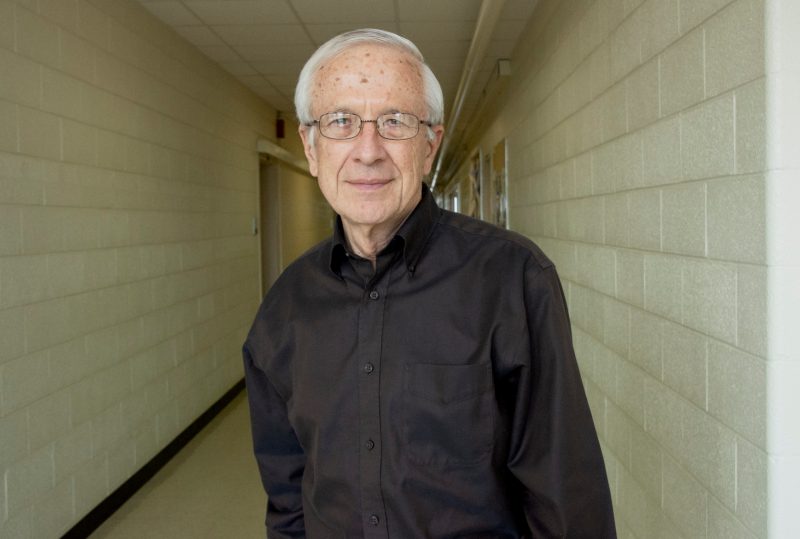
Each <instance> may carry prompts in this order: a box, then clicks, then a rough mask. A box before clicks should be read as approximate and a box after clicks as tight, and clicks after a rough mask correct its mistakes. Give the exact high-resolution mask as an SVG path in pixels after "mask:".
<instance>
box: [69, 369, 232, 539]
mask: <svg viewBox="0 0 800 539" xmlns="http://www.w3.org/2000/svg"><path fill="white" fill-rule="evenodd" d="M243 389H244V379H241V380H239V381H238V382H236V384H234V386H233V387H232V388H230V389H229V390H228V391H226V392H225V394H224V395H222V397H220V398H219V399H218V400H217V401H216V402H215V403H214V404H212V405H211V406H210V407H209V408H208V410H206V411H205V412H203V413H202V414H201V415H200V417H198V418H197V419H195V420H194V421H193V422H192V423H191V424H190V425H189V426H188V427H186V428H185V429H184V430H183V431H182V432H181V433H180V434H178V436H176V437H175V439H174V440H172V441H171V442H170V443H169V444H167V446H166V447H165V448H164V449H162V450H161V451H159V453H158V454H157V455H156V456H154V457H153V458H152V459H150V460H149V461H148V462H147V464H145V465H144V466H142V467H141V468H140V469H139V471H137V472H136V473H134V474H133V475H132V476H131V477H130V478H129V479H128V480H127V481H125V482H124V483H123V484H122V485H120V486H119V488H117V489H116V490H115V491H114V492H112V493H111V494H109V495H108V497H107V498H106V499H104V500H103V501H102V502H100V503H99V504H98V505H97V507H95V508H94V509H92V510H91V511H89V513H88V514H87V515H86V516H84V517H83V518H82V519H80V520H79V521H78V522H77V523H76V524H75V525H74V526H73V527H72V528H70V529H69V531H68V532H67V533H65V534H64V535H62V536H61V539H80V538H84V537H89V535H90V534H91V533H92V532H93V531H95V530H96V529H97V528H99V527H100V525H101V524H103V522H105V521H106V520H107V519H108V518H109V517H110V516H111V515H113V514H114V512H115V511H116V510H117V509H119V508H120V507H122V504H124V503H125V502H126V501H128V499H129V498H130V497H131V496H133V495H134V494H135V493H136V491H137V490H139V489H140V488H142V486H143V485H144V484H145V483H147V481H149V480H150V478H152V477H153V476H154V475H155V474H156V473H158V471H159V470H160V469H161V468H163V467H164V465H165V464H167V462H169V461H170V460H171V459H172V457H174V456H175V455H177V454H178V452H179V451H180V450H181V449H183V448H184V446H186V444H188V443H189V442H190V441H191V439H192V438H194V437H195V436H196V435H197V433H199V432H200V431H201V430H203V428H204V427H205V426H206V425H208V424H209V423H210V422H211V420H212V419H214V418H215V417H216V416H217V415H218V414H219V413H220V412H221V411H222V410H223V409H224V408H225V407H226V406H227V405H228V404H229V403H230V402H231V401H232V400H233V399H234V398H235V397H236V396H237V395H238V394H239V393H241V392H242V390H243Z"/></svg>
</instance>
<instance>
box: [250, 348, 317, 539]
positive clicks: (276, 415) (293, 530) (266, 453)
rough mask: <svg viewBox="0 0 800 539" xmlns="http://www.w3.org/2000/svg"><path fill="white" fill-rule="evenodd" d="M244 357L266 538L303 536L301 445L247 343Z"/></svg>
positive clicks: (277, 395)
mask: <svg viewBox="0 0 800 539" xmlns="http://www.w3.org/2000/svg"><path fill="white" fill-rule="evenodd" d="M243 356H244V373H245V382H246V385H247V394H248V401H249V403H250V422H251V428H252V432H253V448H254V452H255V456H256V462H257V463H258V468H259V471H260V473H261V481H262V483H263V484H264V489H265V490H266V492H267V515H266V526H267V537H268V538H269V539H290V538H304V537H305V522H304V519H303V500H302V493H301V481H302V478H303V470H304V468H305V455H304V453H303V448H302V447H301V446H300V443H299V442H298V441H297V437H296V435H295V433H294V430H293V429H292V427H291V425H290V424H289V418H288V413H287V408H286V401H285V399H284V398H283V397H282V396H281V395H280V394H279V393H278V391H277V390H276V389H275V387H274V385H273V384H272V383H270V381H269V379H268V378H267V375H266V373H265V372H264V371H263V370H262V369H260V368H259V367H258V365H256V363H255V361H254V360H253V356H252V354H251V351H250V349H249V347H248V345H247V344H245V346H244V349H243Z"/></svg>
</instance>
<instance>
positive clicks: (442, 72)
mask: <svg viewBox="0 0 800 539" xmlns="http://www.w3.org/2000/svg"><path fill="white" fill-rule="evenodd" d="M138 1H139V2H140V3H142V4H143V5H144V6H145V8H147V9H148V10H149V11H150V12H151V13H152V14H153V15H155V16H156V17H158V18H159V19H160V20H161V21H163V22H164V23H166V24H167V25H169V26H171V27H172V28H174V30H175V31H176V32H177V33H178V34H180V35H181V36H182V37H184V38H185V39H186V40H187V41H189V42H191V43H192V44H194V45H195V46H196V47H197V48H198V49H200V51H202V52H203V54H205V55H206V56H208V57H209V58H210V59H212V60H213V61H215V62H217V63H218V64H219V65H221V66H222V67H223V68H224V69H225V70H227V71H228V72H229V73H231V74H232V75H233V76H235V77H236V78H237V79H239V80H240V81H241V82H242V83H244V84H245V85H246V86H248V87H249V88H251V89H252V90H253V91H254V92H255V93H256V94H258V95H259V96H261V97H262V98H264V100H266V101H267V102H268V103H270V104H271V105H273V106H274V107H275V108H276V109H278V110H279V111H284V112H287V113H289V114H293V113H294V106H293V105H292V102H293V101H292V100H293V95H294V86H295V82H296V81H297V77H298V75H299V74H300V69H301V68H302V67H303V64H304V63H305V61H306V60H307V59H308V57H309V56H310V55H311V53H312V52H313V51H314V50H315V49H316V48H317V47H318V46H319V45H321V44H322V43H324V42H325V41H327V40H328V39H329V38H331V37H333V36H335V35H336V34H339V33H341V32H344V31H346V30H351V29H354V28H364V27H372V28H382V29H386V30H390V31H392V32H396V33H399V34H402V35H404V36H406V37H408V38H409V39H411V40H412V41H413V42H414V43H415V44H416V45H417V46H418V47H419V48H420V50H421V52H422V54H423V55H424V56H425V59H426V61H427V63H428V64H429V65H430V66H431V69H433V72H434V73H435V74H436V76H437V77H438V78H439V82H440V83H441V85H442V89H443V90H444V96H445V114H446V116H447V114H448V113H450V112H451V107H452V103H453V99H454V97H455V95H456V92H457V89H458V85H459V82H460V80H461V76H462V72H463V71H464V65H465V60H466V58H467V52H468V51H469V48H470V43H471V40H472V37H473V34H474V32H475V27H476V22H477V21H478V14H479V12H480V8H481V0H138ZM487 1H490V2H497V1H498V0H487ZM536 3H537V0H506V1H505V3H504V5H503V7H502V10H501V11H500V16H499V19H498V21H497V24H496V26H495V27H494V30H493V32H492V33H491V35H490V36H491V37H490V41H489V44H488V47H487V48H486V55H485V57H484V58H483V59H482V61H480V62H478V64H477V65H478V68H477V71H476V72H475V75H474V78H473V84H472V85H471V89H470V90H469V91H468V93H467V94H466V97H465V100H464V114H462V118H464V117H467V118H468V117H469V114H468V111H469V110H470V109H474V108H475V107H476V106H477V105H478V103H479V98H480V96H481V94H482V91H483V89H484V88H485V86H486V84H487V82H488V81H489V80H490V77H491V76H492V73H494V71H495V68H496V65H497V61H498V60H499V59H504V58H510V56H511V52H512V50H513V49H514V46H515V45H516V43H517V40H518V38H519V36H520V33H521V32H522V30H523V28H524V27H525V25H526V23H527V21H528V19H529V18H530V16H531V14H532V12H533V9H534V7H535V5H536ZM448 128H449V129H450V130H451V132H452V130H455V131H461V130H462V126H452V125H448Z"/></svg>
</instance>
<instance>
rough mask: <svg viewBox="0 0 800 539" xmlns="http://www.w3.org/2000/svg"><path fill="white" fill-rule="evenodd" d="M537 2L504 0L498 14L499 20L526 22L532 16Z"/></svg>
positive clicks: (534, 0) (535, 0) (536, 0)
mask: <svg viewBox="0 0 800 539" xmlns="http://www.w3.org/2000/svg"><path fill="white" fill-rule="evenodd" d="M538 3H539V0H506V3H505V4H504V5H503V9H502V11H501V12H500V19H501V20H518V21H520V20H521V21H527V20H528V19H530V17H531V15H533V10H534V9H536V4H538Z"/></svg>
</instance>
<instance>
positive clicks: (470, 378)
mask: <svg viewBox="0 0 800 539" xmlns="http://www.w3.org/2000/svg"><path fill="white" fill-rule="evenodd" d="M493 388H494V384H493V381H492V366H491V363H488V362H487V363H480V364H474V365H473V364H471V365H443V364H432V363H409V364H407V365H406V367H405V392H404V402H403V416H404V417H403V420H404V426H403V427H404V435H405V442H406V445H407V455H408V458H409V459H410V460H412V461H414V462H416V463H418V464H426V465H455V466H465V465H470V464H476V463H478V462H480V461H482V460H484V459H485V458H486V457H488V455H489V454H490V453H491V450H492V441H493V438H494V391H493Z"/></svg>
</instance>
